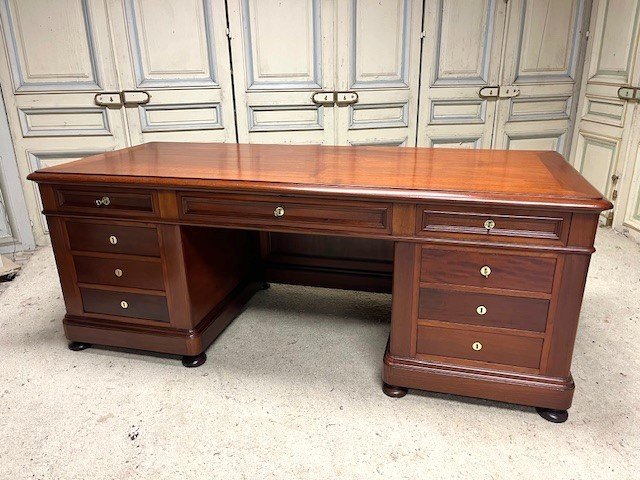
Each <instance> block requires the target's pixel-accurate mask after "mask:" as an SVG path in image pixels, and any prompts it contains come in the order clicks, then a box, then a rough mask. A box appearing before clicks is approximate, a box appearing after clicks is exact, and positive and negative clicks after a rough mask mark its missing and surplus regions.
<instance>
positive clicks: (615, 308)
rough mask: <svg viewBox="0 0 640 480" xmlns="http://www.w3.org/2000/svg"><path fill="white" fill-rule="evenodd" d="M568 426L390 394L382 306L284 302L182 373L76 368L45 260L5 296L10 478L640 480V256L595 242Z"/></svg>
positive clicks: (0, 324)
mask: <svg viewBox="0 0 640 480" xmlns="http://www.w3.org/2000/svg"><path fill="white" fill-rule="evenodd" d="M597 247H598V249H599V251H598V252H597V253H596V254H595V255H594V257H593V260H592V267H591V271H590V275H589V281H588V284H587V291H586V295H585V301H584V305H583V310H582V319H581V321H582V323H581V328H580V330H579V334H578V342H577V345H576V349H575V355H574V367H573V374H574V377H575V380H576V384H577V391H576V395H575V399H574V404H573V408H572V409H571V410H570V416H569V421H568V422H567V423H565V424H562V425H555V424H551V423H548V422H545V421H544V420H542V419H541V418H540V417H538V416H537V415H536V414H535V412H534V411H533V410H532V409H529V408H524V407H518V406H513V405H506V404H499V403H494V402H488V401H483V400H475V399H466V398H460V397H453V396H449V395H440V394H432V393H425V392H411V393H410V394H409V395H407V396H406V397H405V398H403V399H390V398H387V397H386V396H384V395H383V394H382V392H381V390H380V370H381V363H382V353H383V349H384V346H385V342H386V339H387V335H388V329H389V325H388V318H389V307H390V306H389V303H390V297H389V296H388V295H376V294H363V293H354V292H343V291H336V290H325V289H312V288H301V287H289V286H280V285H276V286H274V287H273V288H271V289H270V290H268V291H266V292H260V293H258V294H257V295H256V296H255V297H254V299H253V300H252V301H251V303H250V306H249V308H248V309H247V310H246V311H245V313H244V314H242V316H240V317H239V318H238V319H237V320H236V321H235V322H234V323H233V324H232V325H231V326H230V327H229V328H228V329H227V330H226V331H225V333H224V334H223V335H222V336H221V337H220V338H219V339H218V341H217V342H216V343H214V345H213V346H212V347H211V348H210V349H209V351H208V356H209V360H208V361H207V363H206V364H205V365H203V366H202V367H200V368H197V369H185V368H183V367H182V366H181V364H180V362H179V360H177V359H176V358H168V357H162V356H149V355H139V354H135V353H132V352H124V351H117V350H107V349H98V348H94V349H90V350H87V351H84V352H77V353H76V352H71V351H69V350H68V349H67V348H66V341H65V339H64V335H63V333H62V325H61V319H62V316H63V314H64V306H63V302H62V299H61V293H60V287H59V284H58V280H57V277H56V271H55V266H54V264H53V259H52V255H51V250H50V249H42V250H40V251H38V252H37V253H36V254H35V255H34V256H33V257H32V258H31V260H30V261H29V263H28V264H27V265H26V267H25V269H24V271H23V272H22V273H21V275H20V276H19V277H18V278H17V279H16V280H14V281H13V282H12V283H11V285H10V286H9V287H8V288H7V289H6V290H5V291H4V293H2V294H1V296H0V478H2V479H12V480H15V479H22V478H37V479H65V480H70V479H83V480H85V479H92V478H99V479H106V478H109V479H125V478H126V479H129V478H141V479H150V478H156V479H157V478H163V479H164V478H167V479H183V478H207V479H215V478H233V479H236V478H237V479H252V480H253V479H272V478H282V479H287V480H292V479H306V478H313V479H374V478H386V479H390V478H407V479H409V478H410V479H415V478H429V479H435V478H443V479H444V478H446V479H455V478H465V479H468V478H472V479H474V480H481V479H509V480H512V479H529V478H531V479H536V480H539V479H547V478H548V479H563V480H564V479H599V480H600V479H608V478H611V479H614V478H615V479H632V478H633V479H635V478H638V469H640V454H639V451H640V411H639V410H640V348H639V346H638V345H639V341H640V246H638V245H636V244H634V243H632V242H631V241H630V240H628V239H626V238H624V237H622V236H620V235H618V234H616V233H614V232H612V231H611V230H604V229H601V230H600V231H599V232H598V238H597Z"/></svg>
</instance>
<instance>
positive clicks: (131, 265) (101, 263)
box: [73, 255, 164, 290]
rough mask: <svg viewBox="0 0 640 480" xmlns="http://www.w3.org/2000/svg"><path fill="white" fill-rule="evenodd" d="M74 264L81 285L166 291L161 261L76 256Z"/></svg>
mask: <svg viewBox="0 0 640 480" xmlns="http://www.w3.org/2000/svg"><path fill="white" fill-rule="evenodd" d="M73 263H74V264H75V266H76V275H77V278H78V282H80V283H92V284H98V285H114V286H117V287H129V288H144V289H147V290H164V278H163V274H162V264H161V263H160V262H159V261H155V260H153V261H145V260H128V259H119V258H100V257H88V256H80V255H75V256H74V257H73Z"/></svg>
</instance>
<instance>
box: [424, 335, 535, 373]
mask: <svg viewBox="0 0 640 480" xmlns="http://www.w3.org/2000/svg"><path fill="white" fill-rule="evenodd" d="M417 352H418V353H419V354H423V355H437V356H442V357H453V358H462V359H466V360H478V361H481V362H490V363H499V364H503V365H513V366H517V367H527V368H539V367H540V357H541V355H542V339H541V338H532V337H518V336H515V335H503V334H499V333H481V332H470V331H466V330H458V329H453V328H437V327H418V336H417Z"/></svg>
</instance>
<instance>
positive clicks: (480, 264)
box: [420, 248, 556, 293]
mask: <svg viewBox="0 0 640 480" xmlns="http://www.w3.org/2000/svg"><path fill="white" fill-rule="evenodd" d="M555 268H556V258H555V257H548V256H545V257H539V256H527V255H511V254H504V253H493V252H492V251H490V250H483V251H467V250H456V249H444V248H423V249H422V259H421V267H420V280H421V281H423V282H429V283H439V284H450V285H469V286H473V287H488V288H505V289H511V290H523V291H529V292H543V293H551V290H552V287H553V277H554V273H555Z"/></svg>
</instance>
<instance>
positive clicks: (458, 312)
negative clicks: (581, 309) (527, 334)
mask: <svg viewBox="0 0 640 480" xmlns="http://www.w3.org/2000/svg"><path fill="white" fill-rule="evenodd" d="M548 311H549V300H546V299H541V298H523V297H508V296H504V295H492V294H488V293H470V292H459V291H455V290H447V289H439V288H421V289H420V300H419V304H418V318H420V319H423V320H436V321H439V322H455V323H464V324H468V325H486V326H489V327H501V328H515V329H518V330H530V331H535V332H544V331H545V329H546V326H547V314H548Z"/></svg>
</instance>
